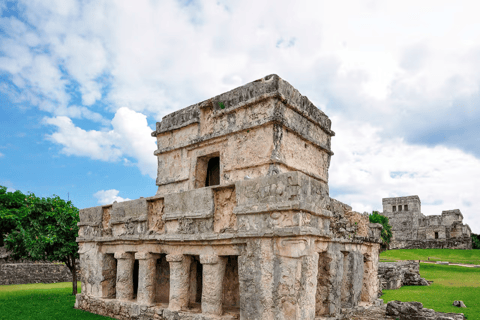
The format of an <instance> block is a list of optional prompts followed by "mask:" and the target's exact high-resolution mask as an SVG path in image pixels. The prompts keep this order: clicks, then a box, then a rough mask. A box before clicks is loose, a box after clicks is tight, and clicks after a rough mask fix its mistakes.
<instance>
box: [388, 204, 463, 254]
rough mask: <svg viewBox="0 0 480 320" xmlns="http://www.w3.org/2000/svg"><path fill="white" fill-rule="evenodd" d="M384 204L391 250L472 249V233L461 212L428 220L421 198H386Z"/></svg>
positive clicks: (455, 211) (430, 217) (456, 210)
mask: <svg viewBox="0 0 480 320" xmlns="http://www.w3.org/2000/svg"><path fill="white" fill-rule="evenodd" d="M382 203H383V215H384V216H386V217H388V219H389V223H390V225H391V226H392V239H391V242H390V245H389V248H390V249H426V248H440V249H442V248H450V249H472V238H471V237H470V234H471V233H472V231H471V229H470V227H469V226H468V224H463V215H462V213H461V212H460V210H459V209H455V210H446V211H442V214H441V215H431V216H425V215H424V214H423V213H421V203H420V198H419V197H418V196H408V197H397V198H383V199H382Z"/></svg>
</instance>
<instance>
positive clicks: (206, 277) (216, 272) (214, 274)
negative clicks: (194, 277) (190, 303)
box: [200, 255, 227, 315]
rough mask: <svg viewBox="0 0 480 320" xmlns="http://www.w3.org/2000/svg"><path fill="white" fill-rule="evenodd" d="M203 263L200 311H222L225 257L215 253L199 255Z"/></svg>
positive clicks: (213, 312)
mask: <svg viewBox="0 0 480 320" xmlns="http://www.w3.org/2000/svg"><path fill="white" fill-rule="evenodd" d="M200 263H201V264H202V265H203V289H202V313H206V314H216V315H221V314H222V313H223V309H222V303H223V277H224V275H225V266H226V263H227V259H226V258H224V257H219V256H215V255H201V256H200Z"/></svg>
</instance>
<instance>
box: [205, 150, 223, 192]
mask: <svg viewBox="0 0 480 320" xmlns="http://www.w3.org/2000/svg"><path fill="white" fill-rule="evenodd" d="M219 184H220V157H214V158H211V159H210V160H208V166H207V178H206V180H205V187H209V186H216V185H219Z"/></svg>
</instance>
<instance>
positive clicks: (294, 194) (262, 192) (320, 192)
mask: <svg viewBox="0 0 480 320" xmlns="http://www.w3.org/2000/svg"><path fill="white" fill-rule="evenodd" d="M235 190H236V193H237V207H235V209H234V213H235V214H237V215H238V214H247V213H261V212H271V211H279V210H293V209H297V210H305V211H308V212H311V213H313V214H316V215H321V216H325V217H329V216H330V215H331V214H330V212H329V211H327V210H325V209H326V206H327V203H328V202H329V201H330V198H329V197H328V186H327V184H326V183H322V182H320V181H318V180H315V179H312V178H310V177H308V176H307V175H305V174H303V173H301V172H298V171H294V172H287V173H283V174H278V175H274V176H267V177H263V178H257V179H254V180H244V181H237V182H236V183H235Z"/></svg>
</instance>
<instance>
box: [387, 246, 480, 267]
mask: <svg viewBox="0 0 480 320" xmlns="http://www.w3.org/2000/svg"><path fill="white" fill-rule="evenodd" d="M428 258H430V261H448V262H452V263H463V264H477V265H480V250H455V249H400V250H387V251H384V252H382V253H381V254H380V261H381V262H383V261H397V260H428Z"/></svg>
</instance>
